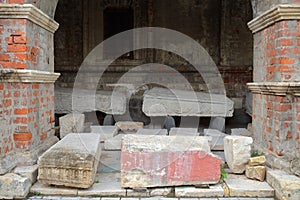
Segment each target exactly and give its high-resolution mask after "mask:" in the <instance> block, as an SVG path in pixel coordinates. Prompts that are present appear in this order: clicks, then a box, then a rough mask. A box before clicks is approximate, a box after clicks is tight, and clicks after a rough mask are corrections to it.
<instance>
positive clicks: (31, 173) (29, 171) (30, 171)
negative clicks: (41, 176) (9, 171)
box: [14, 165, 38, 184]
mask: <svg viewBox="0 0 300 200" xmlns="http://www.w3.org/2000/svg"><path fill="white" fill-rule="evenodd" d="M14 173H15V174H19V175H20V176H23V177H27V178H29V180H30V181H31V184H33V183H35V182H36V179H37V175H38V166H37V165H32V166H19V167H16V168H15V169H14Z"/></svg>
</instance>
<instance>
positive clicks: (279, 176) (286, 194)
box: [267, 169, 300, 200]
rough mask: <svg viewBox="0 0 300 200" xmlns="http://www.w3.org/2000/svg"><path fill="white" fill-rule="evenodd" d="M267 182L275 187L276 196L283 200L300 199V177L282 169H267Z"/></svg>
mask: <svg viewBox="0 0 300 200" xmlns="http://www.w3.org/2000/svg"><path fill="white" fill-rule="evenodd" d="M267 182H268V183H269V184H270V185H271V186H272V187H273V188H274V189H275V191H276V198H278V199H280V200H283V199H289V200H299V199H300V178H298V177H297V176H294V175H289V174H287V173H286V172H284V171H281V170H272V169H268V170H267Z"/></svg>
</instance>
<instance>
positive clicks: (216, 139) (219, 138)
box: [204, 129, 227, 151]
mask: <svg viewBox="0 0 300 200" xmlns="http://www.w3.org/2000/svg"><path fill="white" fill-rule="evenodd" d="M204 136H209V137H211V138H212V141H211V143H212V144H211V150H215V151H221V150H224V137H225V136H227V134H225V133H223V132H221V131H219V130H216V129H204Z"/></svg>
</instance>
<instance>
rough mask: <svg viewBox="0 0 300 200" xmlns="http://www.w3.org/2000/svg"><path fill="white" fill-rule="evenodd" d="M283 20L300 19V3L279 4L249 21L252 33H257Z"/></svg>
mask: <svg viewBox="0 0 300 200" xmlns="http://www.w3.org/2000/svg"><path fill="white" fill-rule="evenodd" d="M282 20H300V5H297V4H289V5H285V4H281V5H278V6H276V7H274V8H272V9H270V10H268V11H266V12H264V13H262V14H261V15H259V16H258V17H256V18H254V19H253V20H252V21H250V22H249V23H248V27H249V28H250V30H251V31H252V33H257V32H259V31H261V30H263V29H265V28H266V27H268V26H270V25H272V24H274V23H276V22H279V21H282Z"/></svg>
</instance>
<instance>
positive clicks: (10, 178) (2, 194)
mask: <svg viewBox="0 0 300 200" xmlns="http://www.w3.org/2000/svg"><path fill="white" fill-rule="evenodd" d="M30 186H31V182H30V180H29V178H26V177H22V176H19V175H17V174H13V173H8V174H5V175H4V176H0V199H23V198H25V197H26V196H27V194H28V193H29V189H30Z"/></svg>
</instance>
